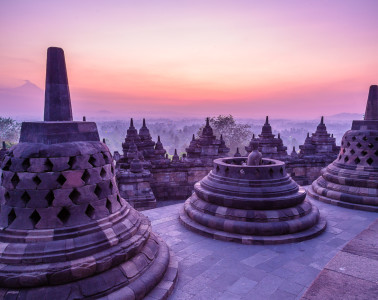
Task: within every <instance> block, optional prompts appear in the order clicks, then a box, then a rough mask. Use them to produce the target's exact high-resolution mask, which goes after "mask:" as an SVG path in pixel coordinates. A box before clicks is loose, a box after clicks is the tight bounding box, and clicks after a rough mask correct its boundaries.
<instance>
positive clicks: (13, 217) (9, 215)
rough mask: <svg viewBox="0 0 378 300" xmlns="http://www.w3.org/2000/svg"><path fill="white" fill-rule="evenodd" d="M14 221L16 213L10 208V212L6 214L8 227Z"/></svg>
mask: <svg viewBox="0 0 378 300" xmlns="http://www.w3.org/2000/svg"><path fill="white" fill-rule="evenodd" d="M15 219H16V212H15V211H14V209H13V208H12V209H11V211H10V212H9V214H8V226H9V225H10V224H12V223H13V221H14V220H15Z"/></svg>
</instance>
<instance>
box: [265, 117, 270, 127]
mask: <svg viewBox="0 0 378 300" xmlns="http://www.w3.org/2000/svg"><path fill="white" fill-rule="evenodd" d="M265 124H266V125H268V124H269V116H266V118H265Z"/></svg>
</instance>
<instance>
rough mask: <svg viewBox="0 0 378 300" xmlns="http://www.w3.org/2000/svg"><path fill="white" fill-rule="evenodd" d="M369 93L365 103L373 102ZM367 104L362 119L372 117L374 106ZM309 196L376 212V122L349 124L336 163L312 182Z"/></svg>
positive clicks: (377, 153) (377, 199)
mask: <svg viewBox="0 0 378 300" xmlns="http://www.w3.org/2000/svg"><path fill="white" fill-rule="evenodd" d="M372 91H373V95H369V103H374V101H376V100H374V99H376V95H374V88H371V89H370V92H372ZM369 103H368V105H367V111H366V113H365V115H369V116H373V115H374V113H371V112H370V110H369V109H374V104H369ZM309 194H310V196H312V197H313V198H314V199H316V200H320V201H323V202H326V203H330V204H334V205H340V206H343V207H347V208H352V209H361V210H367V211H375V212H378V119H376V120H374V119H371V118H370V117H369V120H364V121H353V124H352V130H349V131H347V132H346V133H345V134H344V136H343V138H342V141H341V149H340V153H339V155H338V156H337V158H336V160H335V161H333V162H332V163H331V164H330V165H328V166H327V167H326V168H325V169H324V170H323V171H322V173H321V176H320V177H319V178H318V179H317V180H316V181H314V182H313V184H312V186H311V188H310V189H309Z"/></svg>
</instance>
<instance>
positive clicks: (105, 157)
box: [102, 152, 110, 164]
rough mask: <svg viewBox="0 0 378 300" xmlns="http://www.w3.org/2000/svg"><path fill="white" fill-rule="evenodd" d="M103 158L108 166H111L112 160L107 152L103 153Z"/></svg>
mask: <svg viewBox="0 0 378 300" xmlns="http://www.w3.org/2000/svg"><path fill="white" fill-rule="evenodd" d="M102 157H103V158H104V161H105V163H106V164H110V158H109V156H108V155H107V154H106V153H105V152H102Z"/></svg>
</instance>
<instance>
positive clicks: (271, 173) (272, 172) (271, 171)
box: [269, 168, 274, 177]
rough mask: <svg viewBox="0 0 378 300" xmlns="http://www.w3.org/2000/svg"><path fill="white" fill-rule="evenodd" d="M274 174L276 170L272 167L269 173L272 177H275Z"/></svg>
mask: <svg viewBox="0 0 378 300" xmlns="http://www.w3.org/2000/svg"><path fill="white" fill-rule="evenodd" d="M273 174H274V171H273V169H272V168H270V169H269V175H270V177H273Z"/></svg>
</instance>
